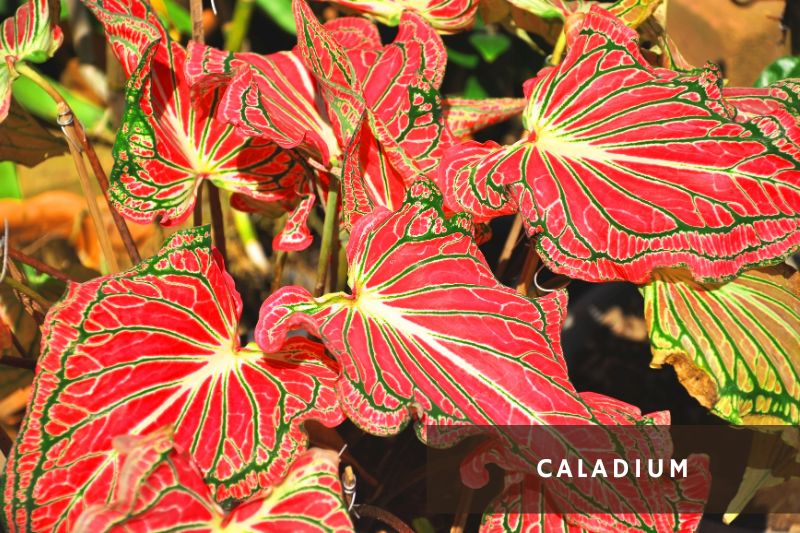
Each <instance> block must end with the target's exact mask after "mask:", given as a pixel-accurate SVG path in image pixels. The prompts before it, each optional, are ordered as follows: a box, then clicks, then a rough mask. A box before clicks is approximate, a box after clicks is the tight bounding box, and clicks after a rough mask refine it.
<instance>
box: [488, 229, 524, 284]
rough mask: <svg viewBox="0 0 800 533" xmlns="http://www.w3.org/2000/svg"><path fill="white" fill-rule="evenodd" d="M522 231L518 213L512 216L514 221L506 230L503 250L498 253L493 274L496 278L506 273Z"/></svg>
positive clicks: (501, 277)
mask: <svg viewBox="0 0 800 533" xmlns="http://www.w3.org/2000/svg"><path fill="white" fill-rule="evenodd" d="M521 232H522V217H521V216H520V215H519V214H518V215H516V217H514V222H513V223H512V224H511V229H510V230H509V231H508V236H507V237H506V242H505V244H504V245H503V251H502V252H501V253H500V258H499V259H498V260H497V269H496V270H497V271H496V273H495V275H496V276H497V279H503V274H505V273H506V269H507V268H508V262H509V260H511V255H512V254H513V253H514V248H516V247H517V241H519V235H520V233H521Z"/></svg>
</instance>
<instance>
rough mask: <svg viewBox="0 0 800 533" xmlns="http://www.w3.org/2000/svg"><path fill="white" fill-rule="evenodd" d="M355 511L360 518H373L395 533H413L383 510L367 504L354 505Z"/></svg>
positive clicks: (400, 521) (406, 525)
mask: <svg viewBox="0 0 800 533" xmlns="http://www.w3.org/2000/svg"><path fill="white" fill-rule="evenodd" d="M355 510H356V512H357V513H358V514H359V515H361V516H365V517H367V518H375V519H376V520H380V521H381V522H383V523H384V524H386V525H387V526H391V527H392V528H393V529H394V530H395V531H397V533H414V530H413V529H411V527H410V526H409V525H408V524H406V523H405V522H403V521H402V520H400V519H399V518H398V517H397V516H395V515H394V514H392V513H390V512H389V511H387V510H385V509H381V508H380V507H375V506H374V505H369V504H361V505H356V506H355Z"/></svg>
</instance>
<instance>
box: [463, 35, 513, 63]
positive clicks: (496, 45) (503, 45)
mask: <svg viewBox="0 0 800 533" xmlns="http://www.w3.org/2000/svg"><path fill="white" fill-rule="evenodd" d="M469 42H470V43H471V44H472V46H474V47H475V49H476V50H477V51H478V53H480V54H481V57H482V58H483V60H484V61H486V62H487V63H494V62H495V60H496V59H497V58H498V57H500V56H501V55H503V54H504V53H505V52H506V50H508V49H509V47H510V46H511V39H509V38H508V37H507V36H506V35H504V34H502V33H495V34H488V33H473V34H472V35H470V36H469Z"/></svg>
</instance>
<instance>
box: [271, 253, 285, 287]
mask: <svg viewBox="0 0 800 533" xmlns="http://www.w3.org/2000/svg"><path fill="white" fill-rule="evenodd" d="M288 256H289V254H288V252H284V251H283V250H278V251H277V252H276V253H275V264H274V266H273V269H272V286H271V287H270V294H272V293H273V292H275V291H277V290H278V289H280V288H281V280H282V278H283V267H284V266H285V265H286V258H287V257H288Z"/></svg>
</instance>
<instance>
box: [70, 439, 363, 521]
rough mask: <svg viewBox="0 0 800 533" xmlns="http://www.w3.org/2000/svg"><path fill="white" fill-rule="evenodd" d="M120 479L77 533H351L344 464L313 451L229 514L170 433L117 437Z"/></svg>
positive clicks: (331, 454)
mask: <svg viewBox="0 0 800 533" xmlns="http://www.w3.org/2000/svg"><path fill="white" fill-rule="evenodd" d="M115 445H116V446H115V447H116V448H117V450H118V454H119V456H120V459H119V462H120V476H119V482H118V483H117V485H116V487H115V490H114V491H113V492H112V493H111V494H109V498H108V500H109V501H108V503H105V504H95V505H92V506H90V507H88V508H87V509H86V510H85V511H84V512H83V513H82V514H81V516H80V518H79V519H78V522H77V524H76V528H75V530H76V531H91V532H92V533H106V532H122V531H147V532H149V533H155V532H164V533H167V532H172V531H186V530H191V531H196V532H208V533H212V532H215V531H220V530H221V528H222V529H225V530H229V531H237V532H258V531H264V532H266V531H297V532H333V531H337V532H339V531H341V532H345V531H352V530H353V526H352V523H351V521H350V516H349V515H348V513H347V510H346V509H345V506H344V502H343V501H342V489H341V483H340V481H339V475H338V474H339V472H338V470H339V469H338V465H339V457H338V456H337V455H336V453H335V452H333V451H329V450H320V449H317V448H312V449H310V450H308V451H306V452H304V453H303V454H301V455H299V456H298V458H297V460H296V461H295V462H294V463H293V464H292V466H291V468H290V470H289V473H288V475H287V477H286V479H284V480H282V481H281V482H280V483H278V484H276V485H274V486H271V487H269V488H268V489H267V491H266V492H267V493H266V495H264V496H259V497H257V498H255V499H253V500H250V501H248V502H247V503H244V504H242V505H240V506H238V507H236V508H235V509H234V510H233V511H231V512H230V513H227V514H226V513H225V512H224V511H223V510H222V509H221V508H220V507H219V506H218V505H217V504H216V503H215V502H214V499H213V497H212V495H211V493H210V491H209V490H208V487H207V486H206V485H205V483H204V482H203V476H202V474H201V473H200V470H199V469H198V468H197V466H196V464H195V463H194V461H193V460H192V458H191V456H190V455H189V454H187V453H184V452H182V451H180V449H179V448H178V447H177V446H175V447H174V448H173V442H172V436H171V434H170V431H169V430H168V428H165V429H162V430H158V431H156V432H154V433H150V434H148V435H145V436H127V435H126V436H122V437H117V439H116V442H115Z"/></svg>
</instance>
